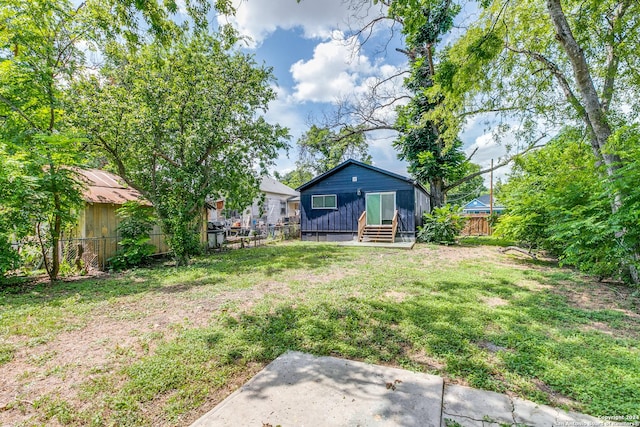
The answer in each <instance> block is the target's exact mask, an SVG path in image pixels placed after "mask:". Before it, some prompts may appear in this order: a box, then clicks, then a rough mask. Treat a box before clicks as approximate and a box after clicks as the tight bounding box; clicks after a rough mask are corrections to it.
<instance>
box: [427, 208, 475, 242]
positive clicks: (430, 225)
mask: <svg viewBox="0 0 640 427" xmlns="http://www.w3.org/2000/svg"><path fill="white" fill-rule="evenodd" d="M466 222H467V219H466V218H465V217H464V216H463V215H462V208H460V207H459V206H451V205H445V206H443V207H440V208H434V209H433V212H431V213H427V214H425V215H424V221H423V226H422V227H418V237H417V240H418V241H419V242H433V243H441V244H452V243H455V242H456V237H458V235H459V234H460V232H461V231H462V229H463V228H464V225H465V223H466Z"/></svg>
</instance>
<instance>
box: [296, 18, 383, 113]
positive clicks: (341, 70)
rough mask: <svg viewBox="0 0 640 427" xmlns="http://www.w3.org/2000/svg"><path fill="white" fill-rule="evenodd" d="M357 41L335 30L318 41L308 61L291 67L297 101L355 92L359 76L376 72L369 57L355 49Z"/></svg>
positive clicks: (333, 98)
mask: <svg viewBox="0 0 640 427" xmlns="http://www.w3.org/2000/svg"><path fill="white" fill-rule="evenodd" d="M356 43H357V41H356V40H355V39H353V38H348V39H345V38H344V35H343V34H342V33H341V32H339V31H334V33H333V38H332V39H331V40H329V41H327V42H324V43H319V44H318V45H317V46H316V47H315V49H314V50H313V57H312V58H311V59H309V60H308V61H303V60H300V61H298V62H296V63H295V64H293V65H292V66H291V75H292V76H293V79H294V81H295V82H296V84H295V93H294V95H293V96H294V99H296V100H297V101H312V102H333V101H335V100H336V99H338V98H342V97H345V96H347V95H351V94H353V93H354V92H357V91H358V86H359V85H360V84H362V83H363V82H362V79H363V77H367V76H370V75H372V74H374V73H375V72H376V70H377V69H376V68H375V67H374V66H373V65H372V64H371V61H370V60H369V58H368V57H367V56H365V55H363V54H362V53H359V52H358V46H357V45H356Z"/></svg>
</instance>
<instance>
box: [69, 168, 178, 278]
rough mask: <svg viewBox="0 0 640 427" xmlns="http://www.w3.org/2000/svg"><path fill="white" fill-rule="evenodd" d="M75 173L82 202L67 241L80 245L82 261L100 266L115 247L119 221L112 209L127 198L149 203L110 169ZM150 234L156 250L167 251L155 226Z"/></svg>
mask: <svg viewBox="0 0 640 427" xmlns="http://www.w3.org/2000/svg"><path fill="white" fill-rule="evenodd" d="M77 172H78V174H79V178H80V180H81V181H82V182H83V183H84V185H85V188H84V192H83V194H82V197H83V199H84V201H85V204H84V206H83V208H82V209H81V210H80V211H79V212H78V222H77V225H76V227H75V228H74V229H73V230H72V232H71V233H70V235H69V236H67V237H68V239H67V244H68V245H69V246H70V247H71V248H75V247H76V246H77V245H78V244H80V245H82V250H83V251H84V255H83V258H85V262H86V263H87V264H89V265H91V266H93V267H95V268H104V267H105V266H106V264H107V260H108V259H109V258H111V257H112V256H113V255H115V253H116V251H117V249H118V244H117V243H118V241H119V237H118V232H117V227H118V224H119V223H120V220H119V218H118V215H116V210H117V209H118V208H120V207H121V206H122V205H123V204H124V203H125V202H128V201H138V202H140V203H142V204H143V205H147V206H149V209H151V206H152V205H151V203H150V202H149V201H148V200H146V199H144V198H143V197H142V195H141V194H140V193H139V192H138V191H137V190H135V189H133V188H130V187H128V186H127V185H126V184H125V183H124V181H123V180H122V179H121V178H120V177H119V176H117V175H114V174H112V173H111V172H107V171H103V170H100V169H78V170H77ZM150 237H151V243H152V244H153V245H154V246H155V247H156V253H166V252H168V250H169V248H168V246H167V243H166V241H165V239H164V235H163V234H162V232H161V230H160V227H159V226H155V227H154V229H153V231H152V232H151V236H150Z"/></svg>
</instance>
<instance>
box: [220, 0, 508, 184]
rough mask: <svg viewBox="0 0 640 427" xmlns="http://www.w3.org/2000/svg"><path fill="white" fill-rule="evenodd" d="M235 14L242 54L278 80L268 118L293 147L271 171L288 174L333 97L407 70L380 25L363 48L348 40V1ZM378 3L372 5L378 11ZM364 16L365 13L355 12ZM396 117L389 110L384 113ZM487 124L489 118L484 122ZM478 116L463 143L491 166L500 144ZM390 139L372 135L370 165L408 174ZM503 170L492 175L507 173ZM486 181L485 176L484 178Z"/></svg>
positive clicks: (259, 6)
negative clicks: (285, 131)
mask: <svg viewBox="0 0 640 427" xmlns="http://www.w3.org/2000/svg"><path fill="white" fill-rule="evenodd" d="M236 2H237V3H236V4H235V5H236V7H237V13H236V15H235V16H234V17H232V18H218V20H219V21H221V20H227V19H228V20H230V21H231V22H232V23H233V24H234V25H235V26H236V27H237V28H238V29H239V30H240V32H241V33H242V34H245V35H247V36H249V37H250V38H251V41H249V42H248V45H247V50H248V51H249V52H251V53H253V54H255V56H256V59H257V60H258V61H260V62H264V63H265V64H267V65H269V66H271V67H273V70H274V74H275V76H276V78H277V91H278V99H277V100H276V101H274V102H272V103H271V105H270V108H269V112H268V114H267V117H268V119H269V120H270V121H271V122H277V123H279V124H281V125H283V126H286V127H288V128H289V129H290V132H291V135H292V141H291V143H292V149H291V150H290V152H289V156H288V157H287V155H286V154H285V153H284V152H283V153H281V155H280V157H279V158H278V159H277V162H276V163H277V166H276V170H278V171H279V172H287V171H288V170H291V169H293V168H294V162H295V159H296V155H297V152H296V148H295V141H296V140H297V139H298V137H299V136H300V135H302V134H303V133H304V132H305V131H306V130H307V129H308V127H309V126H310V124H311V122H312V121H313V120H314V118H315V119H319V118H321V117H322V115H323V114H325V113H326V114H330V112H331V111H332V110H333V109H334V108H335V103H336V102H337V100H338V99H341V98H345V97H348V98H349V99H352V100H357V99H358V98H359V97H361V96H363V95H364V94H366V92H367V87H368V86H369V85H370V84H371V82H373V81H374V79H376V78H377V76H381V75H383V76H388V75H392V74H394V73H396V72H398V71H400V70H403V69H406V60H405V58H404V55H402V54H400V53H398V52H396V51H395V48H396V47H402V42H401V40H400V39H399V38H398V37H396V38H395V39H392V40H391V43H389V45H388V48H387V49H386V50H383V49H382V48H381V43H383V42H386V41H387V40H388V35H389V31H388V28H384V27H382V26H381V27H379V29H378V32H376V33H374V37H373V38H372V39H370V40H369V41H367V43H365V44H361V43H360V42H361V40H355V39H351V38H349V37H348V36H347V34H348V28H349V24H351V27H353V28H356V27H357V26H358V23H357V22H348V21H349V20H352V19H353V15H354V14H353V11H352V10H349V9H348V4H350V3H349V2H344V1H343V0H322V1H320V0H303V1H302V2H300V3H299V4H298V3H296V1H295V0H236ZM377 7H378V6H371V8H373V9H372V12H371V13H374V14H375V13H376V10H375V9H376V8H377ZM360 12H361V13H360V14H361V16H362V18H363V19H366V17H365V13H364V12H362V11H360ZM387 90H389V91H390V92H393V93H398V92H399V91H401V90H402V87H401V80H400V79H397V81H396V83H395V84H394V83H390V84H389V85H388V86H387ZM385 114H386V115H387V116H388V118H393V114H394V113H393V111H392V110H391V109H390V110H388V111H386V112H385ZM483 119H486V118H483ZM481 123H482V120H480V118H476V119H475V120H473V121H471V122H470V123H468V125H467V127H466V128H465V131H464V132H463V133H462V134H461V139H462V141H463V143H464V146H465V149H466V150H467V151H468V152H471V151H472V150H473V149H474V148H475V147H479V148H480V149H479V150H478V152H477V154H476V155H475V156H474V161H475V162H476V163H479V164H481V165H483V166H484V165H488V164H489V162H490V161H491V158H494V159H498V158H499V157H500V156H501V155H503V153H504V149H503V147H501V146H500V145H499V144H497V143H496V142H494V140H493V138H492V137H491V133H490V130H488V129H485V126H484V125H482V124H481ZM393 140H394V135H393V134H392V133H389V132H384V133H382V132H381V133H377V134H369V135H368V141H369V144H370V153H371V155H372V158H373V163H374V164H375V165H376V166H378V167H382V168H384V169H388V170H390V171H393V172H396V173H400V174H403V175H408V173H407V168H406V164H405V163H404V162H401V161H399V160H398V159H397V152H396V151H395V150H393V148H392V146H391V144H392V142H393ZM505 173H506V170H502V171H500V172H499V173H497V174H496V176H504V174H505ZM487 178H488V177H487Z"/></svg>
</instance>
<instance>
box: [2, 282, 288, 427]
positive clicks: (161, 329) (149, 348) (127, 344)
mask: <svg viewBox="0 0 640 427" xmlns="http://www.w3.org/2000/svg"><path fill="white" fill-rule="evenodd" d="M171 288H172V290H174V289H175V286H173V287H171ZM288 289H289V288H288V286H287V285H286V284H283V283H280V282H266V283H262V284H260V285H258V286H256V287H254V288H251V289H249V290H241V291H233V292H225V293H222V294H219V295H217V296H216V297H215V300H210V299H208V300H203V299H189V298H176V297H175V293H173V292H169V293H157V294H149V295H146V296H145V298H144V299H138V300H134V301H131V300H130V299H128V298H123V301H122V302H116V303H112V304H108V305H105V306H100V307H98V308H96V310H95V312H94V313H92V315H91V317H90V322H89V323H88V324H87V325H86V326H85V327H83V328H82V329H80V330H74V331H66V332H62V333H59V334H57V335H56V336H55V337H54V338H53V339H50V340H49V341H47V342H45V343H44V344H41V345H35V346H33V345H29V343H28V338H27V337H11V341H12V343H13V344H14V345H15V346H16V347H17V351H16V353H15V354H14V357H13V360H12V361H11V362H9V363H6V364H4V365H2V366H0V378H2V381H1V383H0V425H13V424H19V423H23V422H25V421H26V420H29V419H33V420H34V421H35V418H33V417H37V416H38V414H40V413H41V409H40V410H38V411H36V410H35V409H34V408H33V405H34V402H37V400H38V399H39V398H41V397H43V396H51V397H52V398H59V399H61V400H64V401H66V402H73V403H76V402H77V403H80V402H81V401H82V399H80V398H79V397H78V394H79V393H80V392H81V390H80V388H81V385H82V384H83V383H86V382H87V381H89V380H91V378H93V377H95V375H96V373H99V374H100V375H102V374H115V373H117V372H119V371H120V370H121V369H122V368H123V367H125V366H128V365H130V364H131V363H135V361H137V360H139V359H140V358H141V357H143V356H147V355H150V354H153V353H154V351H155V349H156V346H157V343H158V342H159V341H161V340H171V339H173V338H175V337H176V336H177V334H178V332H179V330H180V329H181V328H180V327H176V326H177V325H187V326H188V327H204V326H206V325H207V324H208V323H209V322H210V320H211V317H212V316H214V315H215V313H217V312H219V311H220V310H221V307H223V306H224V305H225V304H228V303H230V302H232V303H235V302H237V303H238V304H239V308H240V309H241V310H246V309H249V308H250V307H251V306H252V305H253V304H254V303H255V301H257V300H259V299H261V298H263V297H264V296H265V295H266V294H272V293H282V294H286V293H287V292H288ZM184 290H186V289H184ZM167 298H170V300H168V299H167ZM259 369H261V365H255V366H253V365H252V366H250V367H249V369H247V370H243V371H242V372H241V373H238V375H236V376H234V378H233V379H232V380H231V381H230V382H229V385H227V386H226V387H225V388H224V389H221V390H217V391H215V392H213V393H211V395H210V396H209V401H210V402H212V403H213V404H214V402H215V403H217V402H218V401H220V400H222V398H223V397H225V396H226V395H228V394H229V392H230V391H229V388H230V387H238V386H239V385H240V384H242V383H243V382H244V381H246V380H247V379H248V378H249V377H251V376H253V374H254V373H255V372H257V371H258V370H259ZM152 406H153V405H152ZM156 406H158V405H156ZM158 408H160V406H158ZM147 410H148V411H152V412H153V411H154V409H153V408H146V407H145V411H147ZM160 411H161V409H158V416H161V415H160ZM189 416H190V417H193V418H194V419H193V420H195V418H197V414H195V415H192V414H189ZM51 422H54V420H50V421H48V423H51Z"/></svg>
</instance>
